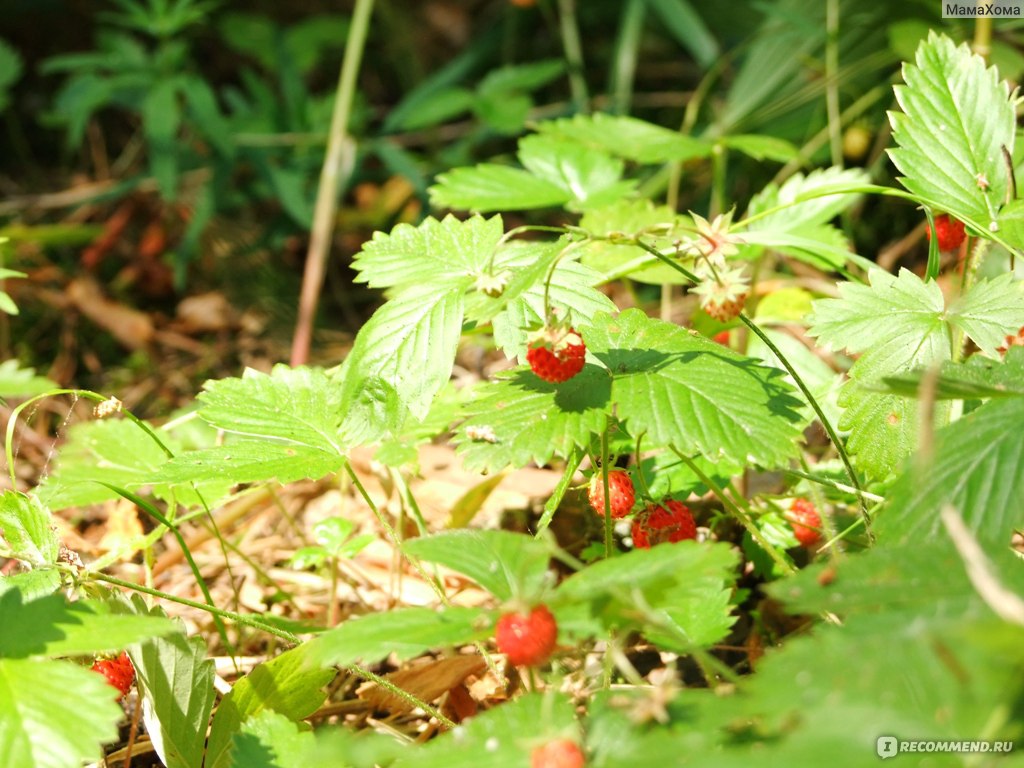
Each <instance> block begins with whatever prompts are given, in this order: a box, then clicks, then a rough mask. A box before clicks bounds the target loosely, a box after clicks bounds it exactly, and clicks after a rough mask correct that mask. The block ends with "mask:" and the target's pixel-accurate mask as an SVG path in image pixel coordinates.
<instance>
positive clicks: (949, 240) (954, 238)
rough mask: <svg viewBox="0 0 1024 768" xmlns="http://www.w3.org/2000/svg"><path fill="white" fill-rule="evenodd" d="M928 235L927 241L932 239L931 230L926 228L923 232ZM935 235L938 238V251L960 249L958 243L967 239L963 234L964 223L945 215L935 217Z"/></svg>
mask: <svg viewBox="0 0 1024 768" xmlns="http://www.w3.org/2000/svg"><path fill="white" fill-rule="evenodd" d="M925 233H926V234H927V235H928V239H929V240H931V239H932V228H931V227H928V229H926V230H925ZM935 234H937V235H938V236H939V240H938V243H939V250H940V251H955V250H956V249H957V248H959V247H960V243H962V242H963V241H964V238H965V237H967V233H966V232H964V223H963V222H962V221H960V220H959V219H954V218H953V217H952V216H947V215H946V214H945V213H940V214H939V215H938V216H936V217H935Z"/></svg>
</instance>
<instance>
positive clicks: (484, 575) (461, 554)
mask: <svg viewBox="0 0 1024 768" xmlns="http://www.w3.org/2000/svg"><path fill="white" fill-rule="evenodd" d="M405 548H406V552H408V553H409V554H410V555H413V556H414V557H418V558H420V559H421V560H426V561H427V562H431V563H439V564H441V565H443V566H446V567H447V568H451V569H452V570H453V571H456V572H457V573H461V574H463V575H465V576H468V577H469V578H471V579H472V580H473V581H475V582H476V583H477V584H479V585H480V586H481V587H483V588H484V589H486V590H487V591H488V592H490V593H491V594H492V595H494V596H495V597H496V598H498V599H499V600H512V599H527V600H530V599H535V598H536V597H537V596H538V595H539V594H540V592H541V590H542V588H543V587H544V585H545V583H546V581H547V571H548V562H549V560H550V559H551V547H550V546H549V545H548V543H547V542H546V541H543V540H538V539H535V538H533V537H532V536H526V535H523V534H516V533H510V532H508V531H475V530H462V531H447V532H444V533H435V534H433V535H431V536H421V537H420V538H417V539H412V540H411V541H408V542H406V544H405Z"/></svg>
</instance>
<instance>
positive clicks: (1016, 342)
mask: <svg viewBox="0 0 1024 768" xmlns="http://www.w3.org/2000/svg"><path fill="white" fill-rule="evenodd" d="M1010 347H1024V326H1021V329H1020V330H1019V331H1017V334H1016V335H1013V334H1010V335H1009V336H1007V337H1006V343H1005V344H1004V345H1003V346H1001V347H999V349H997V350H996V352H998V353H999V354H1000V355H1005V354H1006V353H1007V352H1009V351H1010Z"/></svg>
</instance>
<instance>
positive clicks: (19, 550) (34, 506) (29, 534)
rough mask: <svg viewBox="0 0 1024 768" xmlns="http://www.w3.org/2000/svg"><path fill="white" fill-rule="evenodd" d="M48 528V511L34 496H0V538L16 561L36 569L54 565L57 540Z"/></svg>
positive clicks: (12, 494) (8, 493)
mask: <svg viewBox="0 0 1024 768" xmlns="http://www.w3.org/2000/svg"><path fill="white" fill-rule="evenodd" d="M50 526H51V520H50V512H49V510H47V509H46V507H44V506H43V504H42V503H41V502H40V501H39V499H38V498H36V497H35V496H27V495H25V494H23V493H18V492H16V491H4V492H3V493H2V494H0V535H2V536H3V537H4V539H6V541H7V543H8V544H9V545H10V547H11V553H12V554H13V555H14V557H15V558H17V559H18V560H23V561H24V562H26V563H28V564H29V565H32V566H34V567H36V568H39V567H43V566H47V565H53V564H54V563H55V562H57V552H58V550H59V549H60V539H58V538H57V534H56V532H55V531H54V530H53V529H52V528H51V527H50Z"/></svg>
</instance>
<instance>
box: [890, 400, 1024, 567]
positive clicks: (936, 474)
mask: <svg viewBox="0 0 1024 768" xmlns="http://www.w3.org/2000/svg"><path fill="white" fill-rule="evenodd" d="M1022 430H1024V399H1021V398H1006V399H1000V400H992V401H991V402H988V403H986V404H985V405H983V406H981V407H980V408H977V409H976V410H974V411H972V412H971V413H969V414H968V415H967V416H965V417H963V418H962V419H960V420H959V421H957V422H954V423H953V424H950V425H949V426H947V427H945V428H943V429H940V430H938V431H937V432H936V433H935V445H934V447H933V448H932V452H931V457H930V458H929V461H928V463H927V465H925V466H916V465H915V464H914V463H913V462H912V461H911V462H910V463H908V464H907V467H906V469H905V470H904V472H903V474H902V475H901V476H900V478H899V479H898V480H897V482H896V484H895V485H894V487H893V489H892V491H891V493H890V494H889V502H888V504H887V505H886V508H885V511H884V512H883V513H881V514H880V515H879V518H878V523H877V525H876V533H877V535H878V536H879V539H880V540H882V541H888V542H898V543H910V542H914V541H918V540H921V541H924V540H928V539H930V538H932V537H934V536H937V535H943V534H942V533H941V531H942V524H941V520H940V517H939V513H940V512H941V511H942V509H943V507H944V506H945V505H949V506H952V507H953V509H955V510H957V511H958V512H959V513H960V514H961V515H962V516H963V518H964V522H965V523H966V525H967V528H968V530H970V531H971V532H972V534H973V535H974V536H975V537H976V538H977V539H978V541H979V542H980V543H981V544H982V545H984V546H987V547H993V548H1001V547H1005V546H1006V544H1007V542H1008V541H1009V540H1010V537H1011V535H1012V532H1013V531H1014V530H1015V529H1020V528H1022V527H1024V514H1022V509H1024V508H1022V507H1021V504H1020V487H1019V486H1020V478H1021V476H1022V473H1024V443H1022V441H1021V439H1020V435H1021V433H1022Z"/></svg>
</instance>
